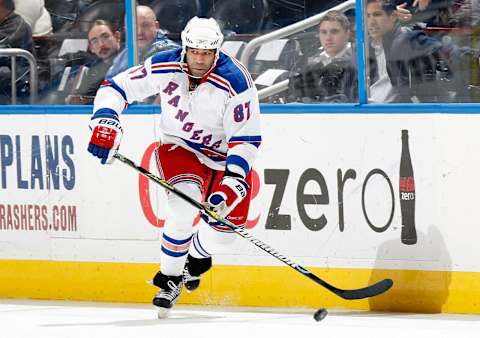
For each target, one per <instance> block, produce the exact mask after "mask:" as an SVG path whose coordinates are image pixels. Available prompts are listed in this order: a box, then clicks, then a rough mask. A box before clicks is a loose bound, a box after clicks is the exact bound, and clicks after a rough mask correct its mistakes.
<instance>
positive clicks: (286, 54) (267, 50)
mask: <svg viewBox="0 0 480 338" xmlns="http://www.w3.org/2000/svg"><path fill="white" fill-rule="evenodd" d="M299 55H300V47H299V43H298V41H296V40H293V39H277V40H273V41H270V42H267V43H264V44H263V45H261V46H260V47H259V48H258V50H257V52H256V53H254V55H253V57H252V58H251V59H250V60H249V62H248V70H249V71H250V73H251V74H252V76H253V77H254V78H256V77H257V76H258V75H260V74H262V73H264V72H265V71H267V70H268V69H282V70H287V71H290V69H291V67H292V65H294V64H295V63H296V60H297V58H298V57H299Z"/></svg>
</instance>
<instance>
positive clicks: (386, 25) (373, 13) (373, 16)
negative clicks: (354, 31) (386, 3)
mask: <svg viewBox="0 0 480 338" xmlns="http://www.w3.org/2000/svg"><path fill="white" fill-rule="evenodd" d="M396 19H397V17H396V14H395V13H392V14H390V15H389V14H388V13H387V12H385V10H384V9H383V3H382V2H380V1H379V2H371V3H369V4H368V5H367V25H368V34H369V35H370V37H371V38H372V39H373V40H376V41H380V40H381V39H382V37H383V35H385V33H386V32H389V31H391V30H392V29H393V27H394V25H395V22H396Z"/></svg>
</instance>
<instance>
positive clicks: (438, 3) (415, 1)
mask: <svg viewBox="0 0 480 338" xmlns="http://www.w3.org/2000/svg"><path fill="white" fill-rule="evenodd" d="M453 2H454V0H395V4H396V5H397V10H398V9H399V8H402V9H403V10H405V11H408V12H410V14H411V17H410V18H409V20H410V21H411V22H413V23H417V24H419V25H420V26H421V27H422V26H436V27H444V26H448V18H449V16H450V10H451V8H452V4H453ZM399 19H400V21H407V19H406V18H405V17H403V16H399Z"/></svg>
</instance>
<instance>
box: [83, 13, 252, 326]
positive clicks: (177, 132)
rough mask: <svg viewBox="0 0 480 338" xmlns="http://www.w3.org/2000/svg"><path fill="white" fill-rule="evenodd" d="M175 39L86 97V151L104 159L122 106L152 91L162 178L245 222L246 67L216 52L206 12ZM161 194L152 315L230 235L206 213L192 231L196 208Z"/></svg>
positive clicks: (248, 163)
mask: <svg viewBox="0 0 480 338" xmlns="http://www.w3.org/2000/svg"><path fill="white" fill-rule="evenodd" d="M181 39H182V47H181V48H178V49H175V50H172V51H166V52H161V53H158V54H155V55H154V56H152V57H151V58H149V59H147V60H146V62H145V64H144V65H142V66H137V67H133V68H131V69H129V70H127V71H125V72H123V73H120V74H119V75H117V76H115V77H113V78H112V79H108V80H106V81H105V82H104V84H103V86H102V87H101V88H100V89H99V90H98V92H97V95H96V98H95V102H94V113H93V115H92V118H91V123H90V128H91V130H93V133H92V136H91V140H90V144H89V146H88V151H89V152H90V153H92V154H93V155H94V156H96V157H99V158H100V159H101V163H104V164H105V163H111V162H112V160H113V155H114V153H115V151H116V150H117V149H118V147H119V144H120V140H121V137H122V133H123V129H122V126H121V124H120V114H121V113H122V111H123V109H124V107H125V106H126V105H127V104H128V103H130V102H133V101H135V100H142V99H143V98H145V97H148V96H151V95H153V94H159V95H160V98H161V108H162V113H161V117H160V118H161V122H160V128H161V140H160V141H161V145H160V146H159V148H158V149H157V152H156V157H157V163H158V169H159V172H160V174H161V176H162V177H163V178H164V179H165V180H166V181H168V182H169V183H170V184H171V185H173V186H174V187H175V188H177V189H179V190H181V191H183V192H184V193H186V194H188V195H189V196H191V197H193V198H195V199H196V200H198V201H205V203H206V205H207V206H208V207H209V208H212V209H213V210H215V211H216V212H217V213H218V215H220V216H221V217H226V218H227V219H228V220H229V221H230V222H232V223H234V224H235V225H238V226H243V225H244V224H245V223H246V220H247V214H248V209H249V204H250V185H251V175H250V173H251V168H252V163H253V160H254V158H255V157H256V155H257V150H258V147H259V145H260V142H261V136H260V114H259V104H258V96H257V92H256V89H255V87H254V85H253V82H252V79H251V77H250V74H249V73H248V71H247V70H246V69H245V67H244V66H243V65H242V64H241V63H239V62H238V61H237V60H236V59H235V58H233V57H230V56H229V55H227V54H225V53H223V52H222V51H220V47H221V45H222V42H223V35H222V33H221V30H220V28H219V26H218V24H217V22H216V21H215V20H214V19H212V18H209V19H207V18H198V17H194V18H192V19H191V20H190V21H189V22H188V23H187V25H186V27H185V29H184V30H183V31H182V33H181ZM167 199H168V206H167V217H166V222H165V225H164V229H163V236H162V245H161V257H160V271H159V272H158V273H157V274H156V275H155V277H154V279H153V283H154V285H156V286H158V287H159V288H160V289H161V290H160V292H159V293H158V294H157V295H156V296H155V297H154V298H153V304H154V305H156V306H158V307H159V317H163V316H165V315H166V314H168V310H169V309H170V308H171V307H172V306H173V305H174V304H175V303H176V302H177V300H178V298H179V297H180V294H181V292H182V288H183V285H184V284H185V286H186V288H187V290H193V289H195V288H196V287H198V285H199V282H200V279H199V278H200V275H201V274H202V273H204V272H206V271H207V270H208V269H209V268H210V267H211V264H212V263H211V262H212V259H211V256H212V255H214V254H215V253H218V252H219V251H220V250H221V249H222V248H223V247H225V245H228V244H229V243H231V242H232V240H233V239H234V238H235V236H236V235H235V234H234V233H233V232H232V231H231V230H230V229H229V228H227V227H225V226H222V225H221V224H219V223H218V222H213V221H209V220H208V219H206V220H201V221H200V224H199V226H198V231H196V232H195V233H193V231H192V226H193V223H194V220H195V218H196V216H197V215H198V211H197V210H196V209H195V208H193V207H192V206H190V205H189V204H187V203H186V202H185V201H184V200H182V199H181V198H179V197H177V196H175V195H173V194H167ZM208 222H209V223H208Z"/></svg>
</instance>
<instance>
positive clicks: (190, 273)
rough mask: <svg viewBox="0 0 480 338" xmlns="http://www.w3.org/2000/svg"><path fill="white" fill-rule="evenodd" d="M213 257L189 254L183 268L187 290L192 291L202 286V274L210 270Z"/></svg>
mask: <svg viewBox="0 0 480 338" xmlns="http://www.w3.org/2000/svg"><path fill="white" fill-rule="evenodd" d="M211 267H212V258H211V257H208V258H195V257H192V256H190V255H188V258H187V262H186V263H185V268H184V269H183V275H182V277H183V284H184V285H185V288H186V289H187V292H192V291H194V290H196V289H197V288H198V287H199V286H200V275H201V274H203V273H205V272H207V271H208V270H210V268H211Z"/></svg>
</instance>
